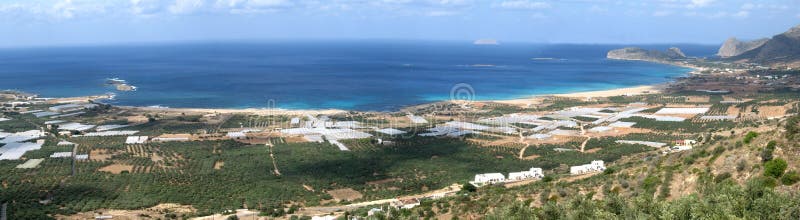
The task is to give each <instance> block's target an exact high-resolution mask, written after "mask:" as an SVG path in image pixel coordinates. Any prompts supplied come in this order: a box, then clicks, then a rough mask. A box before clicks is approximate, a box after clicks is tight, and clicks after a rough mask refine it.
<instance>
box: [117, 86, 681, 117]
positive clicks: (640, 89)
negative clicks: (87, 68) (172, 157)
mask: <svg viewBox="0 0 800 220" xmlns="http://www.w3.org/2000/svg"><path fill="white" fill-rule="evenodd" d="M669 83H671V82H665V83H658V84H651V85H638V86H631V87H622V88H614V89H606V90H595V91H584V92H572V93H557V94H541V95H533V96H530V97H527V98H515V99H495V100H480V101H475V102H476V103H502V104H511V105H526V104H532V103H535V102H538V101H541V99H543V98H545V97H564V98H584V99H588V98H603V97H611V96H622V95H644V94H659V93H661V92H662V91H663V90H664V89H666V88H667V87H668V86H669ZM442 102H449V101H447V100H442V101H434V102H430V103H422V104H416V105H410V106H406V107H403V108H401V109H399V110H397V111H393V113H397V112H405V111H406V110H407V109H413V108H417V107H421V106H426V105H430V104H435V103H442ZM116 107H119V108H122V109H126V110H139V111H147V112H182V113H207V114H211V113H220V114H237V113H238V114H256V115H306V114H324V115H331V114H338V113H347V112H363V113H369V112H377V111H360V110H346V109H280V108H276V109H264V108H244V109H236V108H170V107H140V106H116Z"/></svg>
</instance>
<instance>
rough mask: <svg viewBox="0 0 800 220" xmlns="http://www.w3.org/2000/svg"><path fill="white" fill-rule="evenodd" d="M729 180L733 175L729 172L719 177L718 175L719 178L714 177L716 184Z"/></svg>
mask: <svg viewBox="0 0 800 220" xmlns="http://www.w3.org/2000/svg"><path fill="white" fill-rule="evenodd" d="M729 178H731V173H728V172H724V173H720V174H719V175H717V177H714V182H716V183H720V182H722V181H725V180H726V179H729Z"/></svg>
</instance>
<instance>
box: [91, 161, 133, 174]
mask: <svg viewBox="0 0 800 220" xmlns="http://www.w3.org/2000/svg"><path fill="white" fill-rule="evenodd" d="M98 171H103V172H109V173H113V174H120V173H122V172H123V171H128V172H131V171H133V166H131V165H127V164H117V163H115V164H111V165H108V166H104V167H102V168H100V169H99V170H98Z"/></svg>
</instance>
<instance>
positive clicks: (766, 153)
mask: <svg viewBox="0 0 800 220" xmlns="http://www.w3.org/2000/svg"><path fill="white" fill-rule="evenodd" d="M775 145H777V143H776V142H775V141H769V143H767V146H766V147H764V150H762V151H761V160H762V161H764V162H767V161H770V160H772V153H773V152H775Z"/></svg>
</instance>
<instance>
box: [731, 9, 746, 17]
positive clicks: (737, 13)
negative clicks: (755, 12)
mask: <svg viewBox="0 0 800 220" xmlns="http://www.w3.org/2000/svg"><path fill="white" fill-rule="evenodd" d="M732 16H733V17H737V18H746V17H749V16H750V12H749V11H746V10H741V11H739V12H736V13H735V14H733V15H732Z"/></svg>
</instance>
